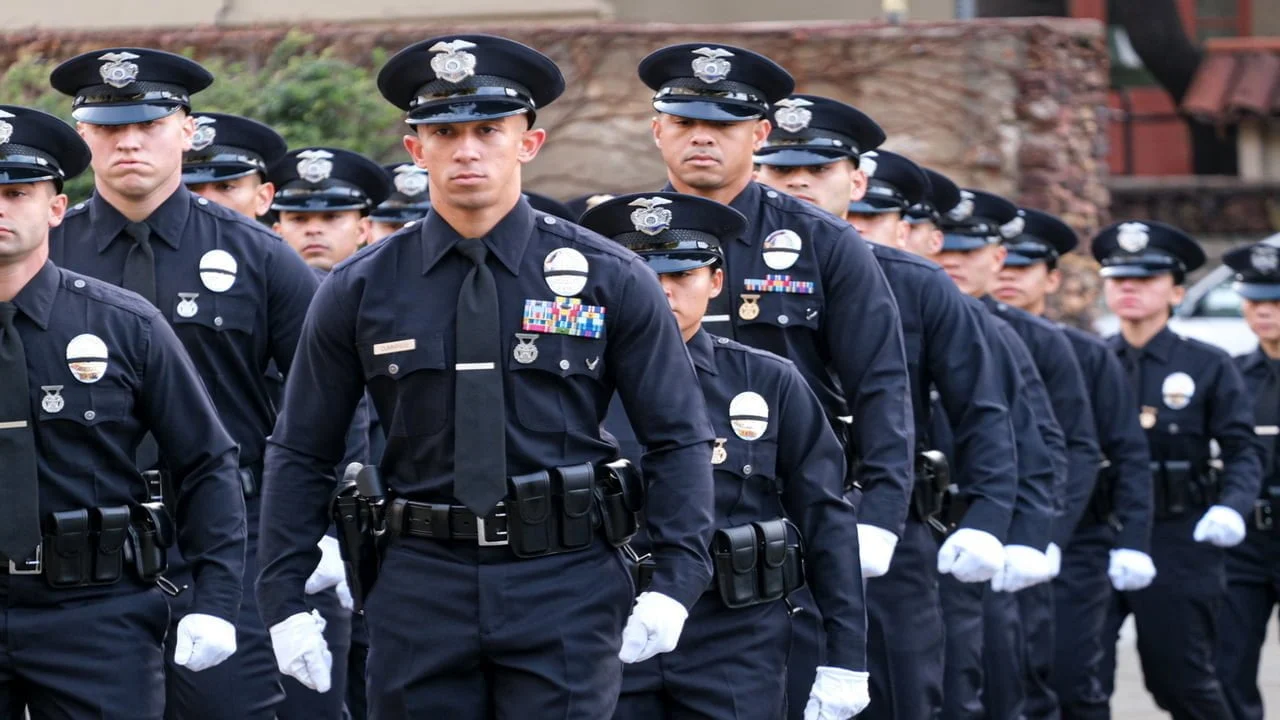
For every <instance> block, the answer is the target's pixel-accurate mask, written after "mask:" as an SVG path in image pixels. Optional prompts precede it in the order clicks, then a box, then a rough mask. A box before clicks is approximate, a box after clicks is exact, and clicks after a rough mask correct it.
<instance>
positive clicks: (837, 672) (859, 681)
mask: <svg viewBox="0 0 1280 720" xmlns="http://www.w3.org/2000/svg"><path fill="white" fill-rule="evenodd" d="M868 678H870V675H869V674H867V673H864V672H854V671H853V670H845V669H844V668H838V667H827V666H825V665H819V666H818V676H817V677H816V678H814V680H813V689H812V690H810V691H809V702H808V704H806V705H805V706H804V720H849V718H851V717H853V716H854V715H857V714H858V713H860V712H862V711H863V710H866V709H867V706H868V705H870V704H871V691H870V690H869V689H868V688H867V680H868Z"/></svg>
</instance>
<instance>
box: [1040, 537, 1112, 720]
mask: <svg viewBox="0 0 1280 720" xmlns="http://www.w3.org/2000/svg"><path fill="white" fill-rule="evenodd" d="M1114 542H1115V531H1114V530H1112V528H1111V527H1110V526H1109V525H1106V524H1104V523H1098V522H1090V521H1089V520H1087V519H1086V520H1085V521H1083V522H1082V524H1081V525H1080V526H1079V527H1077V528H1076V532H1075V534H1073V535H1072V536H1071V542H1070V544H1068V545H1067V547H1066V548H1063V550H1062V572H1061V573H1060V574H1059V575H1058V577H1057V578H1055V579H1054V581H1053V592H1054V606H1053V608H1054V618H1055V621H1054V623H1055V627H1057V628H1059V629H1060V630H1059V632H1058V633H1057V636H1056V637H1055V638H1054V639H1055V641H1056V642H1055V645H1054V657H1055V660H1054V667H1053V676H1052V677H1053V687H1054V690H1055V692H1056V693H1057V695H1058V702H1059V706H1060V708H1061V711H1062V719H1063V720H1094V719H1095V718H1099V717H1102V718H1106V717H1107V712H1106V711H1105V709H1106V707H1107V693H1106V691H1105V690H1104V689H1103V684H1102V680H1101V673H1102V665H1103V661H1104V658H1105V657H1106V653H1105V652H1104V650H1103V637H1104V633H1105V632H1106V626H1107V612H1108V610H1109V609H1110V607H1111V595H1112V593H1113V592H1114V591H1113V590H1112V588H1111V579H1110V577H1108V575H1107V568H1108V566H1109V563H1110V558H1111V552H1110V551H1111V548H1112V546H1113V545H1114ZM1098 708H1102V709H1103V712H1102V714H1101V715H1099V714H1098Z"/></svg>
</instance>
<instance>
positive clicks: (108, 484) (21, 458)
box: [0, 105, 245, 720]
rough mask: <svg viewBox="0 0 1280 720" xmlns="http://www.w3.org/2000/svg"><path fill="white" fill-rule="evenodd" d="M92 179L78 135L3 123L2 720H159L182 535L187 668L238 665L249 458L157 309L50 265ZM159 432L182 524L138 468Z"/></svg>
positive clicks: (12, 119)
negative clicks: (70, 195)
mask: <svg viewBox="0 0 1280 720" xmlns="http://www.w3.org/2000/svg"><path fill="white" fill-rule="evenodd" d="M88 164H89V149H88V148H87V147H85V144H84V142H83V141H81V140H80V138H79V137H77V136H76V134H75V131H74V130H72V129H71V128H70V127H68V126H67V125H65V124H64V123H63V122H62V121H61V120H59V119H57V118H55V117H53V116H51V115H46V114H45V113H42V112H39V111H36V110H30V109H27V108H21V107H16V106H10V105H4V106H0V464H2V465H3V467H4V488H5V499H4V503H3V504H0V563H3V564H2V565H0V567H3V568H6V570H0V602H2V603H3V605H4V632H3V633H2V634H0V714H3V715H4V716H5V717H22V716H23V709H24V707H26V708H27V709H28V710H29V711H30V713H31V716H32V717H37V718H40V717H64V718H73V719H78V718H86V719H87V718H98V717H129V718H149V719H152V720H159V718H161V717H162V716H163V713H164V683H163V672H164V659H163V658H164V636H165V634H166V632H168V629H169V601H168V599H167V597H166V594H165V592H163V591H162V589H161V588H164V589H166V590H168V591H173V590H176V589H177V588H175V587H174V586H173V585H172V584H169V583H167V582H166V583H161V584H160V586H159V587H157V579H158V578H159V575H160V573H161V572H162V571H163V570H164V568H163V566H162V565H161V563H160V561H162V560H163V558H164V549H163V545H164V544H166V543H169V542H172V541H173V540H174V539H175V533H174V527H175V526H176V529H177V533H176V539H177V542H178V544H179V545H180V546H181V547H182V550H183V553H184V554H185V556H186V557H187V558H188V560H189V561H190V563H191V564H192V566H193V567H194V568H196V570H197V573H196V576H195V577H196V578H197V579H196V580H195V583H194V588H191V589H189V590H187V591H186V592H185V593H184V595H186V596H188V597H190V598H191V605H190V607H191V611H190V612H189V613H187V614H186V615H185V617H183V619H182V620H181V621H180V622H179V623H178V626H177V629H176V631H175V633H176V635H177V638H176V643H175V644H176V652H177V657H176V658H175V662H176V663H177V664H178V665H180V666H182V667H184V668H186V669H187V670H188V671H189V672H193V673H196V672H201V671H204V672H208V668H210V667H213V666H215V665H217V664H218V663H221V662H223V661H224V660H226V659H227V658H228V657H229V656H231V655H232V653H234V652H235V650H236V634H235V627H234V625H233V623H234V622H235V620H236V613H237V610H238V606H239V602H240V576H241V571H242V569H243V563H244V537H245V527H244V524H245V518H244V501H243V499H242V498H241V496H240V493H239V481H238V479H237V477H236V446H235V445H234V444H233V443H232V441H231V438H230V437H228V436H227V433H226V431H225V430H224V429H223V427H222V424H221V422H219V420H218V415H217V412H216V410H215V409H214V407H213V404H212V402H211V401H210V399H209V394H208V393H207V392H206V390H205V389H204V386H203V385H202V383H201V382H200V378H199V376H198V375H197V374H196V371H195V368H193V367H192V365H191V361H190V359H189V358H188V357H187V354H186V353H185V352H183V350H182V345H181V344H180V343H179V342H178V339H177V338H176V337H174V334H173V331H172V330H171V329H170V328H169V327H168V325H166V324H165V323H164V322H163V320H162V318H161V316H160V314H159V313H158V312H157V311H156V309H155V308H154V307H151V306H150V305H148V304H147V303H146V302H145V301H143V300H142V299H141V298H139V297H137V296H136V295H134V294H133V293H128V292H124V291H122V290H120V289H119V288H115V287H112V286H110V285H108V284H106V283H102V282H99V281H97V280H94V279H92V278H88V277H85V276H82V275H78V274H76V273H73V272H70V271H67V270H63V269H61V268H59V267H57V266H56V265H54V264H53V263H52V262H50V261H49V260H48V250H49V245H48V239H49V229H50V228H51V227H53V226H56V225H57V224H58V223H60V222H61V221H62V219H63V213H64V211H65V210H66V207H67V197H66V195H63V194H62V185H63V182H64V181H65V180H68V179H70V178H72V177H75V176H76V175H78V174H79V173H80V172H82V171H83V170H84V169H85V167H87V166H88ZM147 430H151V431H153V432H154V433H155V437H156V439H157V440H158V443H159V447H160V448H162V449H163V450H164V452H165V456H166V458H168V462H169V464H170V467H171V468H174V469H175V471H179V474H178V475H177V482H175V484H174V487H173V490H174V492H175V493H176V495H177V498H176V499H177V500H178V502H177V503H175V507H176V508H177V510H178V512H177V515H176V516H175V517H174V518H173V519H172V520H170V519H169V516H168V514H167V513H166V511H165V510H164V509H163V508H161V507H159V506H157V505H154V504H153V505H150V506H148V505H146V504H145V503H146V501H147V500H148V494H147V486H146V484H145V483H144V482H143V480H142V478H141V476H140V475H139V474H138V471H137V468H136V466H135V465H134V450H135V448H136V446H137V444H138V438H139V437H140V436H141V435H142V434H143V433H144V432H146V431H147ZM158 533H162V535H159V534H158ZM159 579H161V580H163V578H159Z"/></svg>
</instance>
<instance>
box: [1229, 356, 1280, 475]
mask: <svg viewBox="0 0 1280 720" xmlns="http://www.w3.org/2000/svg"><path fill="white" fill-rule="evenodd" d="M1235 361H1236V367H1238V368H1239V369H1240V374H1241V375H1242V376H1243V377H1244V384H1245V389H1246V390H1247V391H1248V393H1249V395H1250V396H1251V397H1253V399H1254V405H1253V422H1254V427H1255V433H1256V435H1257V440H1258V443H1257V444H1258V457H1260V458H1261V459H1262V496H1263V497H1268V496H1270V495H1271V494H1272V493H1280V473H1278V472H1277V470H1276V450H1277V448H1276V442H1277V440H1278V439H1280V430H1277V428H1280V361H1277V360H1272V359H1270V358H1268V357H1267V355H1266V353H1264V352H1263V351H1262V348H1258V349H1257V350H1254V351H1253V352H1251V353H1249V354H1248V355H1241V356H1239V357H1237V358H1235Z"/></svg>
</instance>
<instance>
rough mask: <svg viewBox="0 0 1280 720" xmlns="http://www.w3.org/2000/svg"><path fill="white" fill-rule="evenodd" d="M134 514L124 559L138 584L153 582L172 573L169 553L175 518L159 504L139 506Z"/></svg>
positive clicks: (171, 545)
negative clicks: (164, 574)
mask: <svg viewBox="0 0 1280 720" xmlns="http://www.w3.org/2000/svg"><path fill="white" fill-rule="evenodd" d="M131 514H132V519H133V521H132V522H131V523H130V524H129V541H128V542H127V543H125V546H124V550H125V554H124V559H125V562H127V563H129V564H130V565H131V566H132V567H133V572H134V573H135V574H136V575H137V576H138V579H139V580H142V581H143V582H153V581H155V580H156V579H158V578H159V577H160V575H161V574H163V573H164V571H165V570H168V569H169V554H168V553H167V552H166V551H167V550H168V549H169V548H170V547H173V542H174V527H173V518H171V517H170V516H169V511H168V510H166V509H165V506H164V503H163V502H160V501H153V502H148V503H143V504H141V505H136V506H134V507H133V508H132V511H131Z"/></svg>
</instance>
